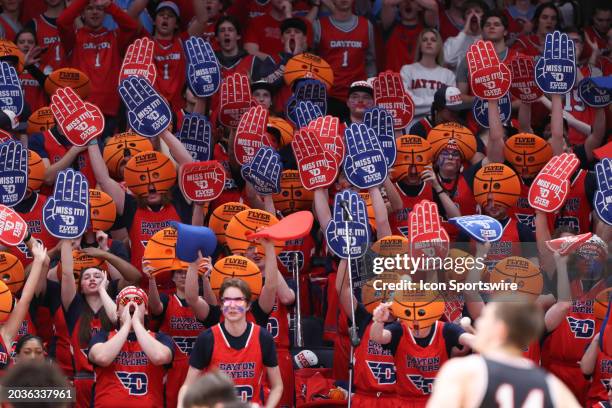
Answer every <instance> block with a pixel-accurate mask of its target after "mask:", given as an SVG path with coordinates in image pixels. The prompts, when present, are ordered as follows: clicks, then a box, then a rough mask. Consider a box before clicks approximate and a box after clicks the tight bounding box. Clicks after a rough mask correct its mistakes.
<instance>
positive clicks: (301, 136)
mask: <svg viewBox="0 0 612 408" xmlns="http://www.w3.org/2000/svg"><path fill="white" fill-rule="evenodd" d="M291 147H292V148H293V153H294V155H295V160H296V161H297V167H298V171H299V173H300V180H301V181H302V185H303V186H304V188H306V189H307V190H314V189H316V188H320V187H327V186H329V185H330V184H332V183H333V182H334V181H335V180H336V177H338V169H339V165H338V163H337V162H336V159H335V158H334V155H333V154H332V152H330V151H329V150H327V149H325V148H324V147H323V145H322V144H321V141H320V140H319V138H318V137H317V135H316V133H315V132H313V131H312V130H310V129H300V130H299V131H298V132H297V133H296V134H295V136H294V137H293V140H292V141H291Z"/></svg>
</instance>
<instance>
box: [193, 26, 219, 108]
mask: <svg viewBox="0 0 612 408" xmlns="http://www.w3.org/2000/svg"><path fill="white" fill-rule="evenodd" d="M185 50H186V52H187V61H188V65H187V80H188V81H189V87H190V88H191V90H192V91H193V93H194V95H196V96H197V97H200V98H206V97H208V96H211V95H213V94H214V93H215V92H217V91H218V90H219V86H220V85H221V67H220V66H219V61H217V57H216V56H215V52H214V51H213V49H212V47H211V46H210V43H209V42H208V41H204V39H203V38H202V37H190V38H189V39H188V40H187V41H186V42H185Z"/></svg>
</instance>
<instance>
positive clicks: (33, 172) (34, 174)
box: [28, 149, 47, 193]
mask: <svg viewBox="0 0 612 408" xmlns="http://www.w3.org/2000/svg"><path fill="white" fill-rule="evenodd" d="M46 169H47V168H46V167H45V163H44V162H43V161H42V159H41V158H40V156H39V155H38V153H36V152H35V151H34V150H29V149H28V192H29V193H31V192H32V191H38V190H39V189H40V187H42V184H43V182H44V181H45V170H46Z"/></svg>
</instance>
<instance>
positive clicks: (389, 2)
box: [380, 0, 404, 30]
mask: <svg viewBox="0 0 612 408" xmlns="http://www.w3.org/2000/svg"><path fill="white" fill-rule="evenodd" d="M403 1H404V0H383V4H382V10H381V11H380V23H381V24H382V28H383V30H388V29H390V28H391V27H392V26H393V23H395V18H396V17H397V6H398V5H399V4H400V3H402V2H403Z"/></svg>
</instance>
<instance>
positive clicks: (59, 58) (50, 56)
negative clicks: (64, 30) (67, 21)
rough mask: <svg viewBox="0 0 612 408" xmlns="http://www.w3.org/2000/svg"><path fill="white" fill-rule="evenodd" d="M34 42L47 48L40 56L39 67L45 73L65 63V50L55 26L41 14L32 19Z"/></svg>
mask: <svg viewBox="0 0 612 408" xmlns="http://www.w3.org/2000/svg"><path fill="white" fill-rule="evenodd" d="M33 21H34V29H35V30H36V42H37V43H38V45H39V46H41V47H45V48H47V51H45V52H44V53H43V54H42V55H41V57H40V67H41V70H42V71H43V72H45V73H47V71H49V70H56V69H58V68H62V67H63V66H65V65H66V51H65V50H64V48H63V47H62V43H61V41H60V36H59V31H58V29H57V26H56V25H54V24H51V23H50V22H49V20H48V19H46V18H45V17H44V16H43V15H42V14H41V15H39V16H37V17H36V18H35V19H34V20H33Z"/></svg>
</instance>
